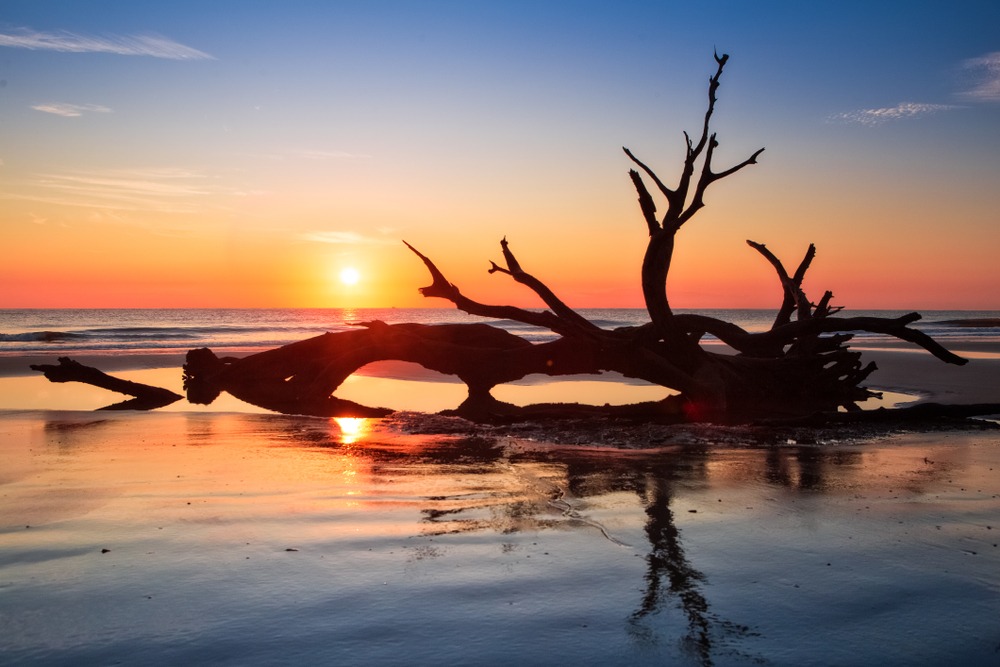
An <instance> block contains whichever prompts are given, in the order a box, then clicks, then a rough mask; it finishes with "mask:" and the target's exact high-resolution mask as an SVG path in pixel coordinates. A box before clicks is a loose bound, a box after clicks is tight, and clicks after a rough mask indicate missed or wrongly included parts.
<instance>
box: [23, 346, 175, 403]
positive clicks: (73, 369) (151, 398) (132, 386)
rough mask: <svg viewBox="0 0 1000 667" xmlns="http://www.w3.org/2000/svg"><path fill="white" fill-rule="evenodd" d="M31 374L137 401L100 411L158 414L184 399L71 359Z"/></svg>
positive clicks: (38, 367) (64, 359)
mask: <svg viewBox="0 0 1000 667" xmlns="http://www.w3.org/2000/svg"><path fill="white" fill-rule="evenodd" d="M31 370H34V371H39V372H41V373H43V374H44V375H45V377H46V379H48V380H49V381H50V382H81V383H83V384H89V385H92V386H94V387H100V388H101V389H107V390H108V391H113V392H116V393H119V394H125V395H127V396H134V397H135V398H133V399H131V400H128V401H122V402H121V403H114V404H112V405H108V406H105V407H103V408H100V409H101V410H155V409H156V408H162V407H164V406H167V405H170V404H171V403H175V402H177V401H179V400H181V399H182V398H184V397H183V396H181V395H180V394H175V393H174V392H172V391H170V390H169V389H164V388H162V387H154V386H152V385H148V384H142V383H141V382H132V381H131V380H122V379H121V378H116V377H114V376H113V375H108V374H107V373H104V372H103V371H100V370H98V369H96V368H94V367H92V366H84V365H83V364H81V363H80V362H78V361H73V360H72V359H70V358H69V357H59V364H58V365H51V364H38V365H36V364H32V365H31Z"/></svg>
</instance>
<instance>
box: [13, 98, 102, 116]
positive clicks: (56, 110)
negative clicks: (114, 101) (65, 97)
mask: <svg viewBox="0 0 1000 667" xmlns="http://www.w3.org/2000/svg"><path fill="white" fill-rule="evenodd" d="M31 108H32V109H34V110H35V111H44V112H45V113H51V114H55V115H57V116H63V117H65V118H76V117H77V116H82V115H83V114H85V113H111V109H109V108H108V107H105V106H101V105H100V104H66V103H63V102H51V103H49V104H36V105H35V106H33V107H31Z"/></svg>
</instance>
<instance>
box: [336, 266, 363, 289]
mask: <svg viewBox="0 0 1000 667" xmlns="http://www.w3.org/2000/svg"><path fill="white" fill-rule="evenodd" d="M359 280H361V273H360V272H359V271H358V270H357V269H355V268H353V267H350V266H349V267H347V268H345V269H343V270H341V272H340V282H342V283H344V284H345V285H357V284H358V281H359Z"/></svg>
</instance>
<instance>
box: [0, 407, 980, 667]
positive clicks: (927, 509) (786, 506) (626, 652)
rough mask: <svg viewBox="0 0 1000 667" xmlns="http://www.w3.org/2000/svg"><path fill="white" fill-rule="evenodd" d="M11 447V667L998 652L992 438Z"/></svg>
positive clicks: (255, 424) (349, 435)
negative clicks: (630, 445)
mask: <svg viewBox="0 0 1000 667" xmlns="http://www.w3.org/2000/svg"><path fill="white" fill-rule="evenodd" d="M0 447H2V449H3V459H4V460H5V461H14V462H16V464H15V465H12V466H9V467H7V468H5V470H4V471H3V473H2V474H0V494H2V496H3V499H4V502H3V504H2V506H0V508H2V509H0V532H2V535H3V539H2V546H0V624H2V625H3V627H4V628H6V629H7V631H5V633H4V639H3V640H2V641H0V662H3V663H5V664H66V663H77V664H84V663H87V664H95V663H99V664H108V663H114V662H122V663H125V664H135V663H140V662H141V663H143V664H163V665H167V664H178V663H181V662H185V661H187V662H200V663H207V662H211V663H221V664H261V665H263V664H269V665H270V664H291V663H293V662H294V663H296V664H304V663H309V664H317V663H320V664H366V665H371V664H384V665H389V664H400V662H401V661H402V662H406V663H407V664H425V665H428V664H473V663H475V664H513V663H524V664H629V665H634V664H639V665H643V664H649V665H652V664H693V665H698V664H710V663H711V664H716V665H726V664H756V661H758V660H760V659H762V660H765V661H766V662H767V664H775V665H802V664H853V663H856V662H857V661H858V660H859V659H862V658H863V661H864V662H880V663H883V664H900V665H902V664H945V663H958V664H969V665H978V664H983V665H986V664H995V659H996V655H997V652H996V649H997V646H998V644H1000V627H998V626H997V624H996V618H1000V595H997V593H998V590H1000V574H998V573H1000V548H998V547H997V546H996V544H997V542H1000V475H998V471H1000V437H998V436H997V435H994V434H989V433H986V434H983V433H965V432H959V433H945V434H911V435H905V436H894V437H891V438H886V439H881V440H878V441H874V442H865V443H854V442H841V443H828V444H826V445H823V446H812V447H804V446H795V445H788V446H782V447H772V448H767V449H747V448H741V449H731V448H725V447H713V446H710V445H706V444H704V443H701V444H690V445H678V446H670V447H660V448H658V449H655V450H650V451H645V452H643V451H632V452H628V453H627V454H625V453H622V452H620V451H617V450H614V449H611V448H606V447H560V446H553V445H548V444H546V443H543V442H534V441H518V440H515V439H506V440H502V441H500V442H491V441H488V440H484V439H468V438H465V437H463V436H441V435H438V436H415V435H406V434H402V433H398V432H394V431H392V430H384V429H382V428H380V426H379V422H369V421H342V422H337V421H334V420H325V419H314V418H296V417H286V416H277V415H246V414H242V415H241V414H214V415H204V414H170V413H165V414H139V415H136V414H107V413H102V414H94V413H88V412H79V411H71V412H56V411H49V412H35V411H25V412H7V413H5V414H4V415H3V418H2V419H0ZM29 526H30V527H29ZM105 549H107V551H104V550H105Z"/></svg>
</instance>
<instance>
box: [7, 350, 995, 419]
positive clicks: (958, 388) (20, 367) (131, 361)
mask: <svg viewBox="0 0 1000 667" xmlns="http://www.w3.org/2000/svg"><path fill="white" fill-rule="evenodd" d="M720 347H721V346H720ZM263 349H267V348H262V349H257V348H237V349H219V350H216V352H217V354H219V356H234V357H243V356H247V355H250V354H254V353H256V352H259V351H262V350H263ZM852 349H854V350H856V351H858V352H861V353H862V362H863V363H868V362H869V361H874V362H875V364H876V365H877V367H878V370H876V371H875V372H874V373H872V375H871V376H869V378H868V381H867V382H866V383H865V386H868V387H870V388H872V389H873V390H876V391H884V392H892V393H898V394H904V395H909V396H914V397H916V398H915V400H914V402H916V403H927V402H938V403H952V404H968V403H1000V381H998V378H1000V342H987V341H965V342H963V343H961V344H958V345H955V346H954V351H955V352H956V353H957V354H959V355H963V356H966V358H969V363H968V364H966V365H964V366H955V365H952V364H946V363H944V362H942V361H940V360H938V359H936V358H934V357H933V356H932V355H930V354H929V353H927V352H925V351H924V350H922V349H919V348H915V347H913V346H908V345H906V344H905V343H902V342H897V341H885V342H878V343H875V344H873V343H872V342H870V341H867V342H865V343H864V344H859V345H857V346H854V347H853V348H852ZM186 352H187V350H186V349H184V350H181V349H171V350H164V351H162V352H161V351H150V350H142V351H138V352H136V353H134V354H133V353H129V352H127V351H113V352H112V351H108V352H96V351H86V350H83V351H74V350H71V349H67V350H59V351H58V352H56V351H53V353H51V354H26V355H14V354H6V355H0V381H2V382H3V383H4V384H5V385H9V384H11V383H13V382H15V380H16V379H21V378H39V377H41V374H40V373H38V372H36V371H33V370H31V369H30V365H32V364H54V363H56V359H57V358H58V357H60V356H69V357H71V358H73V359H75V360H77V361H79V362H80V363H82V364H85V365H89V366H94V367H96V368H99V369H100V370H102V371H104V372H107V373H109V374H115V373H123V372H124V373H131V372H140V371H154V370H160V371H166V370H169V369H176V370H177V374H178V376H179V375H180V371H181V368H182V366H183V364H184V355H185V354H186ZM963 353H964V354H963ZM355 375H356V376H357V379H362V378H363V379H364V380H365V381H366V382H369V383H370V382H374V381H377V380H379V379H382V380H391V381H405V382H416V383H427V384H428V385H432V386H436V387H437V388H438V389H440V387H441V385H455V384H460V382H459V381H458V380H457V378H453V377H450V376H444V375H440V374H438V373H435V372H433V371H427V370H426V369H423V368H421V367H419V366H417V365H415V364H409V363H406V362H395V361H387V362H376V363H375V364H371V365H370V366H368V367H366V368H364V369H362V370H361V372H359V373H356V374H355ZM140 381H141V380H140ZM572 381H578V382H580V381H585V382H587V383H588V384H589V385H592V386H593V389H592V391H595V392H597V393H600V390H601V387H605V388H607V389H611V387H612V385H627V386H632V387H633V389H636V390H638V389H649V388H651V387H649V386H648V385H645V383H642V382H641V381H634V380H630V379H628V378H623V377H621V376H618V375H617V374H604V375H602V376H567V377H563V378H551V379H550V378H547V377H545V376H539V377H537V378H534V377H529V378H527V379H526V380H524V381H519V382H516V383H511V384H510V385H501V387H499V388H498V389H501V390H502V388H503V387H513V388H516V389H518V390H522V389H523V388H524V387H526V386H536V387H538V386H545V385H552V384H556V383H559V382H563V383H568V382H572ZM644 385H645V386H644ZM565 386H569V385H568V384H566V385H565ZM91 389H93V388H91ZM94 391H99V392H101V393H102V395H104V396H110V395H111V394H109V393H107V392H103V390H94ZM372 391H373V392H374V393H375V394H378V389H377V388H374V389H372ZM7 393H8V394H10V392H7ZM594 399H595V401H598V404H599V403H600V402H601V401H600V396H595V397H594ZM0 400H2V398H0ZM567 400H569V399H567ZM642 400H650V399H649V398H643V399H642ZM654 400H655V399H654ZM625 402H628V401H627V400H625ZM903 402H907V401H905V397H904V401H903ZM0 407H8V406H6V405H4V403H3V402H0ZM209 407H210V406H209ZM388 407H393V406H391V405H390V406H388ZM397 409H399V408H397ZM403 409H407V408H403ZM442 409H443V408H442Z"/></svg>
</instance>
